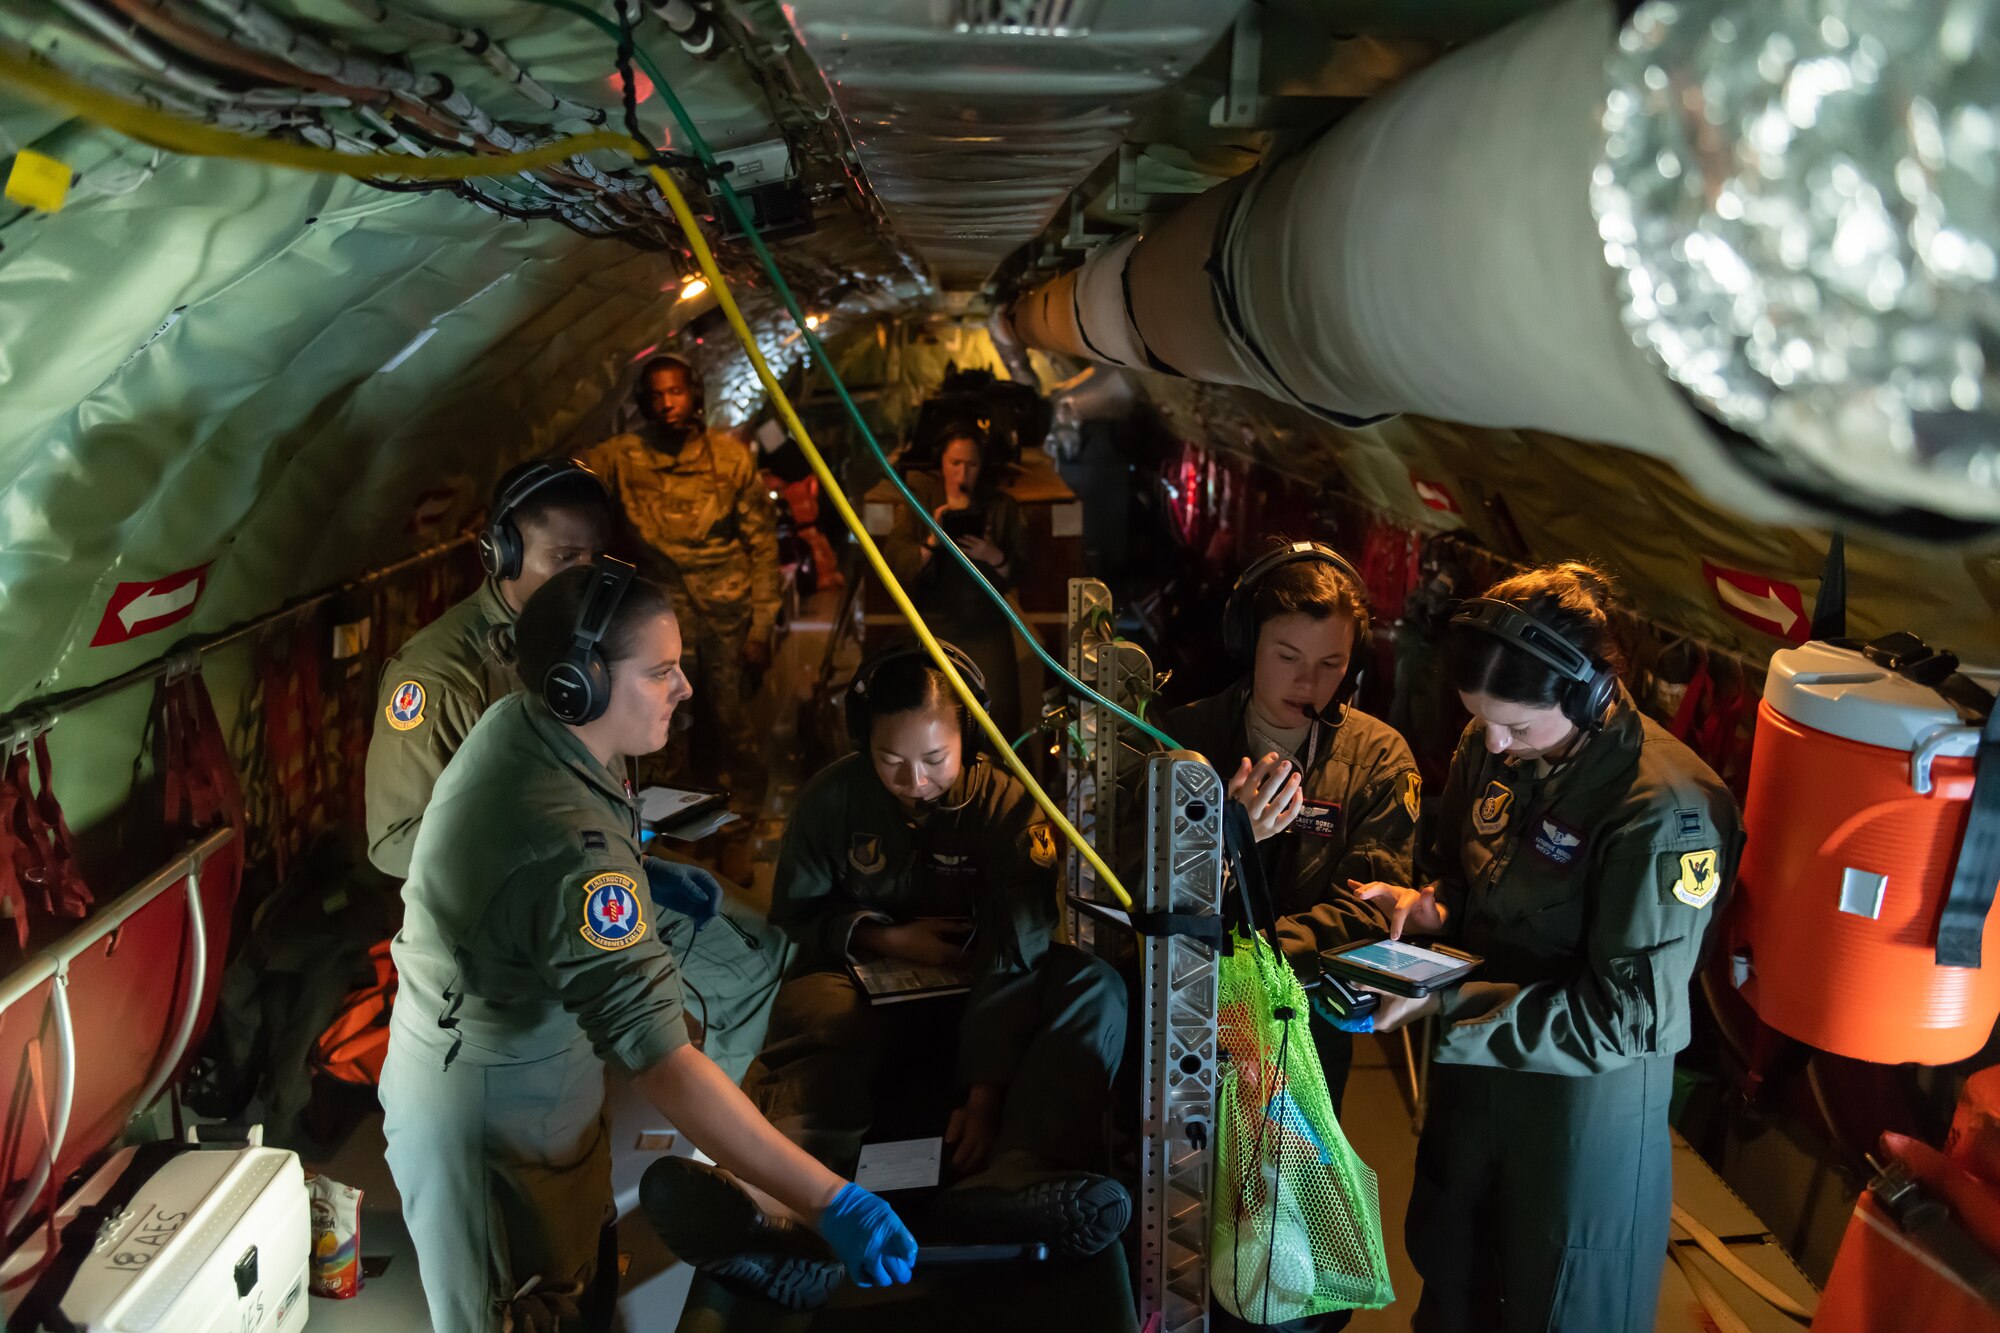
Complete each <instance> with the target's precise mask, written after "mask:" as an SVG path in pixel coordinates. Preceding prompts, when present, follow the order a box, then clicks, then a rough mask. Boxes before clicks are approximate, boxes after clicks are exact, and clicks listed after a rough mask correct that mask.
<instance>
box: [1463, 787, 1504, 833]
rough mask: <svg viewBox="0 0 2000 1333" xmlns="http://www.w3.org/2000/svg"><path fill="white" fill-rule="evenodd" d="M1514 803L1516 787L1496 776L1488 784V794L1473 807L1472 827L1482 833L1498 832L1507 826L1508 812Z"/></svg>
mask: <svg viewBox="0 0 2000 1333" xmlns="http://www.w3.org/2000/svg"><path fill="white" fill-rule="evenodd" d="M1513 805H1514V789H1513V788H1512V787H1509V786H1508V785H1507V784H1506V783H1504V782H1502V781H1501V780H1500V779H1498V778H1495V779H1493V781H1491V782H1489V783H1487V784H1486V794H1485V795H1483V796H1481V797H1480V798H1479V804H1477V805H1475V806H1473V807H1472V827H1474V828H1476V829H1478V830H1479V831H1480V832H1481V833H1498V832H1499V831H1500V830H1501V829H1503V828H1506V827H1507V812H1508V811H1509V810H1511V809H1512V808H1513Z"/></svg>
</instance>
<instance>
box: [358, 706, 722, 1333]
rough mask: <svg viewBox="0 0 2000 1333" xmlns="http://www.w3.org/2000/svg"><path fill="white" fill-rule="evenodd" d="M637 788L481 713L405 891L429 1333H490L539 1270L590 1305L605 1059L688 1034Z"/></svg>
mask: <svg viewBox="0 0 2000 1333" xmlns="http://www.w3.org/2000/svg"><path fill="white" fill-rule="evenodd" d="M642 855H643V853H642V851H641V849H640V845H639V823H638V812H637V809H636V807H635V806H634V805H633V803H632V800H631V798H630V797H629V796H628V795H627V793H626V786H625V781H624V777H623V775H622V774H620V773H616V772H613V771H611V770H610V769H607V768H606V767H605V766H604V765H602V764H600V763H598V762H597V760H596V759H595V758H593V757H592V755H591V754H590V752H589V751H588V750H587V749H585V748H584V746H583V743H582V742H581V741H579V740H578V739H577V738H576V734H575V733H574V732H572V731H570V730H569V729H568V728H567V727H565V726H563V725H562V724H561V723H559V722H557V721H556V720H555V718H554V716H553V715H552V714H550V713H549V711H548V709H547V708H546V707H545V706H544V705H543V704H542V703H541V701H540V700H539V699H533V698H530V697H529V696H528V695H526V694H515V695H512V696H510V697H508V698H506V699H503V700H501V701H500V702H499V703H497V704H495V705H494V706H493V707H492V708H490V709H488V710H487V712H486V714H485V716H483V717H482V718H480V720H479V723H478V725H477V726H475V727H474V728H473V729H472V734H471V735H470V736H469V737H467V738H466V742H465V744H464V745H463V746H462V747H461V748H460V749H459V752H458V753H457V755H455V756H454V757H453V760H452V763H451V764H450V766H449V767H448V768H447V769H446V770H445V773H444V776H443V777H442V778H441V779H440V780H439V782H438V785H437V790H436V791H435V792H434V793H433V794H432V797H431V802H430V806H429V808H428V809H427V811H426V812H425V817H424V821H423V825H422V828H421V830H420V832H419V833H418V837H417V846H416V851H415V855H414V858H413V860H412V863H411V869H410V878H409V881H408V882H407V883H406V884H405V885H404V887H403V897H404V907H405V914H404V920H403V928H402V930H401V931H400V932H398V933H397V936H396V939H395V944H394V954H395V959H396V967H397V971H398V972H399V973H400V977H401V986H400V989H399V991H398V993H397V996H396V1005H395V1010H394V1012H393V1014H392V1016H391V1021H390V1036H389V1053H388V1057H387V1059H386V1061H385V1062H384V1065H383V1070H382V1090H381V1091H382V1108H383V1113H384V1115H383V1130H384V1132H385V1134H386V1135H387V1138H388V1160H389V1167H390V1170H391V1171H392V1172H393V1173H394V1175H395V1179H396V1187H397V1189H398V1191H399V1192H400V1193H401V1195H402V1199H403V1217H404V1220H405V1222H407V1224H408V1225H409V1229H410V1237H411V1239H412V1241H413V1242H414V1243H415V1245H416V1250H417V1262H418V1264H419V1267H420V1271H421V1273H422V1277H423V1283H424V1294H425V1298H426V1300H427V1301H428V1303H429V1305H430V1312H431V1327H432V1329H433V1330H434V1331H435V1333H497V1330H499V1329H500V1328H501V1327H502V1311H503V1310H504V1309H505V1307H506V1305H507V1302H508V1301H509V1299H510V1298H511V1297H512V1296H513V1295H514V1293H515V1292H516V1291H517V1290H518V1289H519V1288H520V1287H521V1285H522V1284H523V1283H525V1282H526V1281H527V1280H528V1279H529V1278H530V1277H538V1278H540V1280H541V1284H542V1286H543V1287H544V1288H545V1289H549V1290H557V1291H581V1289H582V1288H583V1287H584V1286H585V1285H586V1284H587V1283H588V1282H589V1281H590V1278H591V1276H592V1271H593V1269H594V1266H595V1260H596V1255H597V1248H598V1235H599V1232H600V1230H601V1229H602V1227H603V1224H604V1223H605V1221H606V1220H608V1218H609V1215H610V1212H611V1208H612V1196H611V1176H610V1162H611V1159H610V1149H609V1144H608V1142H607V1138H606V1126H605V1122H604V1114H603V1108H604V1066H605V1064H607V1063H615V1064H617V1065H619V1066H620V1067H621V1068H623V1069H626V1070H628V1071H631V1072H634V1073H637V1072H640V1071H642V1070H645V1069H648V1068H651V1067H652V1066H653V1065H655V1064H656V1063H658V1062H659V1061H660V1060H661V1059H663V1058H665V1057H666V1056H667V1055H668V1054H669V1053H671V1052H672V1051H673V1050H674V1049H675V1048H676V1047H678V1046H680V1045H682V1044H683V1043H685V1042H686V1041H687V1030H686V1027H685V1025H684V1023H683V1021H682V1001H681V985H680V978H679V976H678V974H677V973H676V971H675V968H674V960H673V956H672V955H671V954H670V953H669V952H668V951H667V949H666V947H665V945H664V943H663V942H662V940H661V934H660V931H659V929H658V922H657V920H656V917H655V913H654V911H653V907H652V903H651V902H650V901H649V899H648V897H647V892H646V875H645V870H644V869H643V867H642V865H641V857H642Z"/></svg>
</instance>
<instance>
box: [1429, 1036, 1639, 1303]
mask: <svg viewBox="0 0 2000 1333" xmlns="http://www.w3.org/2000/svg"><path fill="white" fill-rule="evenodd" d="M1673 1081H1674V1062H1673V1060H1672V1059H1671V1058H1668V1057H1656V1058H1652V1059H1645V1060H1639V1061H1635V1062H1634V1063H1632V1064H1630V1065H1627V1066H1625V1067H1624V1068H1621V1069H1616V1070H1612V1071H1611V1072H1609V1073H1604V1074H1594V1075H1591V1076H1589V1077H1585V1078H1569V1077H1565V1076H1563V1075H1559V1074H1524V1073H1516V1072H1514V1071H1512V1070H1505V1069H1481V1068H1473V1067H1469V1066H1463V1065H1446V1064H1433V1065H1432V1066H1431V1100H1430V1109H1429V1112H1428V1115H1427V1116H1426V1119H1425V1123H1424V1132H1423V1137H1422V1139H1421V1140H1419V1142H1418V1144H1417V1179H1416V1184H1415V1186H1414V1187H1413V1188H1412V1190H1411V1192H1410V1213H1409V1221H1408V1225H1407V1226H1406V1228H1405V1233H1404V1235H1405V1239H1406V1240H1407V1242H1408V1245H1409V1251H1410V1259H1411V1260H1412V1262H1414V1263H1415V1264H1416V1267H1417V1272H1418V1273H1419V1274H1420V1275H1421V1276H1422V1277H1423V1280H1424V1289H1423V1297H1422V1300H1421V1302H1420V1303H1419V1304H1418V1306H1417V1313H1416V1316H1415V1318H1414V1320H1413V1321H1412V1323H1411V1327H1412V1329H1413V1330H1414V1331H1415V1333H1472V1331H1474V1330H1476V1331H1477V1333H1487V1330H1504V1333H1647V1331H1648V1330H1650V1329H1651V1328H1652V1327H1653V1323H1654V1316H1655V1313H1656V1308H1657V1306H1658V1304H1659V1292H1660V1268H1661V1265H1662V1264H1663V1263H1664V1262H1665V1260H1666V1252H1667V1229H1668V1214H1669V1212H1670V1210H1671V1207H1672V1203H1673V1173H1672V1149H1671V1142H1670V1139H1669V1136H1668V1132H1667V1103H1668V1099H1669V1098H1670V1096H1671V1095H1672V1092H1673Z"/></svg>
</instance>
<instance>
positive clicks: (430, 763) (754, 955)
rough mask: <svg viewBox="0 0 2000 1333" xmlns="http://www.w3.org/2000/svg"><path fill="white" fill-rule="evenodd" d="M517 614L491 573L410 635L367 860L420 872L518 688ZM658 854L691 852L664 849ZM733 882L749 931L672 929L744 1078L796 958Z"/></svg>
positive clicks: (733, 896) (374, 746) (382, 711)
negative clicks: (425, 838)
mask: <svg viewBox="0 0 2000 1333" xmlns="http://www.w3.org/2000/svg"><path fill="white" fill-rule="evenodd" d="M514 618H515V613H514V610H513V608H512V607H510V606H508V604H507V601H506V599H505V598H504V597H502V596H501V595H500V590H499V588H498V586H497V585H496V584H494V582H493V581H492V580H490V579H489V580H488V581H487V582H486V583H485V584H483V585H482V586H481V587H480V589H479V591H478V592H475V593H474V594H473V595H472V596H470V597H468V598H466V599H465V600H464V601H462V602H460V603H459V604H458V605H457V606H454V607H452V608H451V610H449V611H447V612H445V613H444V614H443V615H442V616H439V617H438V618H437V619H436V620H435V621H433V622H431V623H430V624H429V625H426V626H425V627H424V628H423V629H421V630H419V631H417V633H416V634H415V635H413V636H411V638H410V641H409V642H408V643H406V644H404V645H403V648H402V650H401V651H400V652H398V653H397V654H396V655H395V656H394V657H393V658H391V659H390V660H389V663H388V665H387V666H385V667H384V668H383V671H382V685H381V690H380V697H379V698H378V699H377V701H376V709H375V734H374V735H373V737H371V738H370V740H369V742H368V772H367V782H368V786H367V794H366V803H367V820H368V844H369V845H368V859H369V860H371V861H373V862H374V863H375V868H376V869H378V870H380V871H382V872H383V873H384V874H389V875H394V876H396V877H397V878H398V879H402V878H405V877H407V876H408V875H409V873H410V854H411V851H412V849H413V848H414V847H415V846H416V841H417V831H418V830H419V829H420V828H421V827H422V823H423V817H424V811H425V809H426V808H427V807H428V806H429V805H430V801H431V792H432V790H433V789H434V788H435V787H436V786H437V782H438V778H439V775H440V774H442V773H443V772H444V769H445V765H446V764H447V763H448V762H450V760H451V757H452V756H453V755H454V754H456V753H457V752H458V749H459V747H460V746H462V745H463V744H464V743H465V738H466V737H467V736H468V735H469V734H471V731H472V727H473V724H474V723H476V722H478V721H479V719H480V717H481V715H482V714H484V713H485V712H486V710H487V708H488V707H490V706H491V705H492V704H493V703H494V702H496V701H497V700H500V699H503V698H505V697H507V696H508V695H509V694H511V693H513V692H514V691H515V690H516V689H517V688H519V685H520V681H519V679H518V678H517V677H516V676H515V674H514V670H513V668H512V667H511V666H509V665H508V664H507V663H506V662H504V661H503V660H502V659H501V656H500V653H499V647H498V644H497V643H496V635H497V633H498V632H499V631H501V630H503V629H509V628H511V627H512V626H513V623H514ZM412 692H414V693H412ZM412 705H414V706H412ZM651 854H652V855H654V856H661V857H663V858H664V859H667V860H685V859H686V858H684V857H678V856H673V855H671V854H669V853H664V852H662V851H660V850H659V849H658V847H657V844H656V845H655V848H654V850H653V851H652V853H651ZM723 889H724V897H723V905H722V910H723V911H724V912H725V913H727V914H728V916H729V919H730V920H731V921H732V922H734V923H736V924H737V925H738V926H739V927H741V931H740V933H739V932H738V931H734V930H731V929H730V928H729V927H728V926H726V925H722V924H719V923H718V924H712V925H710V926H708V927H706V928H705V929H703V930H702V932H701V933H700V934H699V935H696V934H695V933H694V930H693V927H692V925H691V924H690V923H689V921H688V919H687V918H686V917H683V916H680V915H678V914H674V913H667V914H664V915H665V916H666V920H665V921H663V922H662V934H663V936H664V937H665V939H666V942H667V944H668V947H670V948H671V949H672V950H673V951H674V956H675V958H676V959H677V960H678V961H679V963H680V970H681V977H682V980H683V981H684V982H685V983H686V985H687V988H688V991H689V994H690V996H691V997H692V999H693V1004H692V1007H693V1009H694V1011H695V1013H696V1015H697V1016H698V1017H699V1018H700V1020H701V1022H702V1024H703V1036H702V1049H703V1050H704V1051H705V1052H707V1054H708V1056H709V1058H710V1059H712V1060H714V1061H715V1063H716V1064H718V1065H720V1066H721V1067H722V1070H723V1072H724V1073H726V1074H728V1075H729V1077H730V1078H732V1079H736V1080H738V1081H740V1080H741V1079H742V1078H743V1075H744V1074H745V1073H746V1072H748V1070H749V1068H750V1062H751V1061H752V1060H753V1059H755V1058H756V1056H757V1052H758V1050H759V1049H760V1048H761V1047H762V1046H763V1044H764V1032H765V1028H766V1027H767V1025H768V1024H769V1022H770V1017H771V1005H772V1003H773V1002H774V1001H775V1000H776V999H777V995H778V982H779V980H780V979H781V978H782V977H783V976H784V971H785V964H786V961H787V958H788V953H787V949H786V944H785V937H784V935H783V933H782V932H780V931H779V930H777V929H776V928H775V927H773V926H772V925H771V924H770V923H769V922H767V921H765V920H764V919H763V916H762V915H761V914H760V913H758V912H757V911H756V910H755V909H754V908H752V907H751V906H750V904H749V903H748V902H746V901H745V900H744V898H743V892H742V890H741V889H740V888H738V887H737V886H736V885H734V884H731V883H730V882H729V881H727V880H724V881H723ZM746 937H747V938H746ZM750 940H755V941H756V945H755V946H752V945H751V944H750V943H749V941H750Z"/></svg>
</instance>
